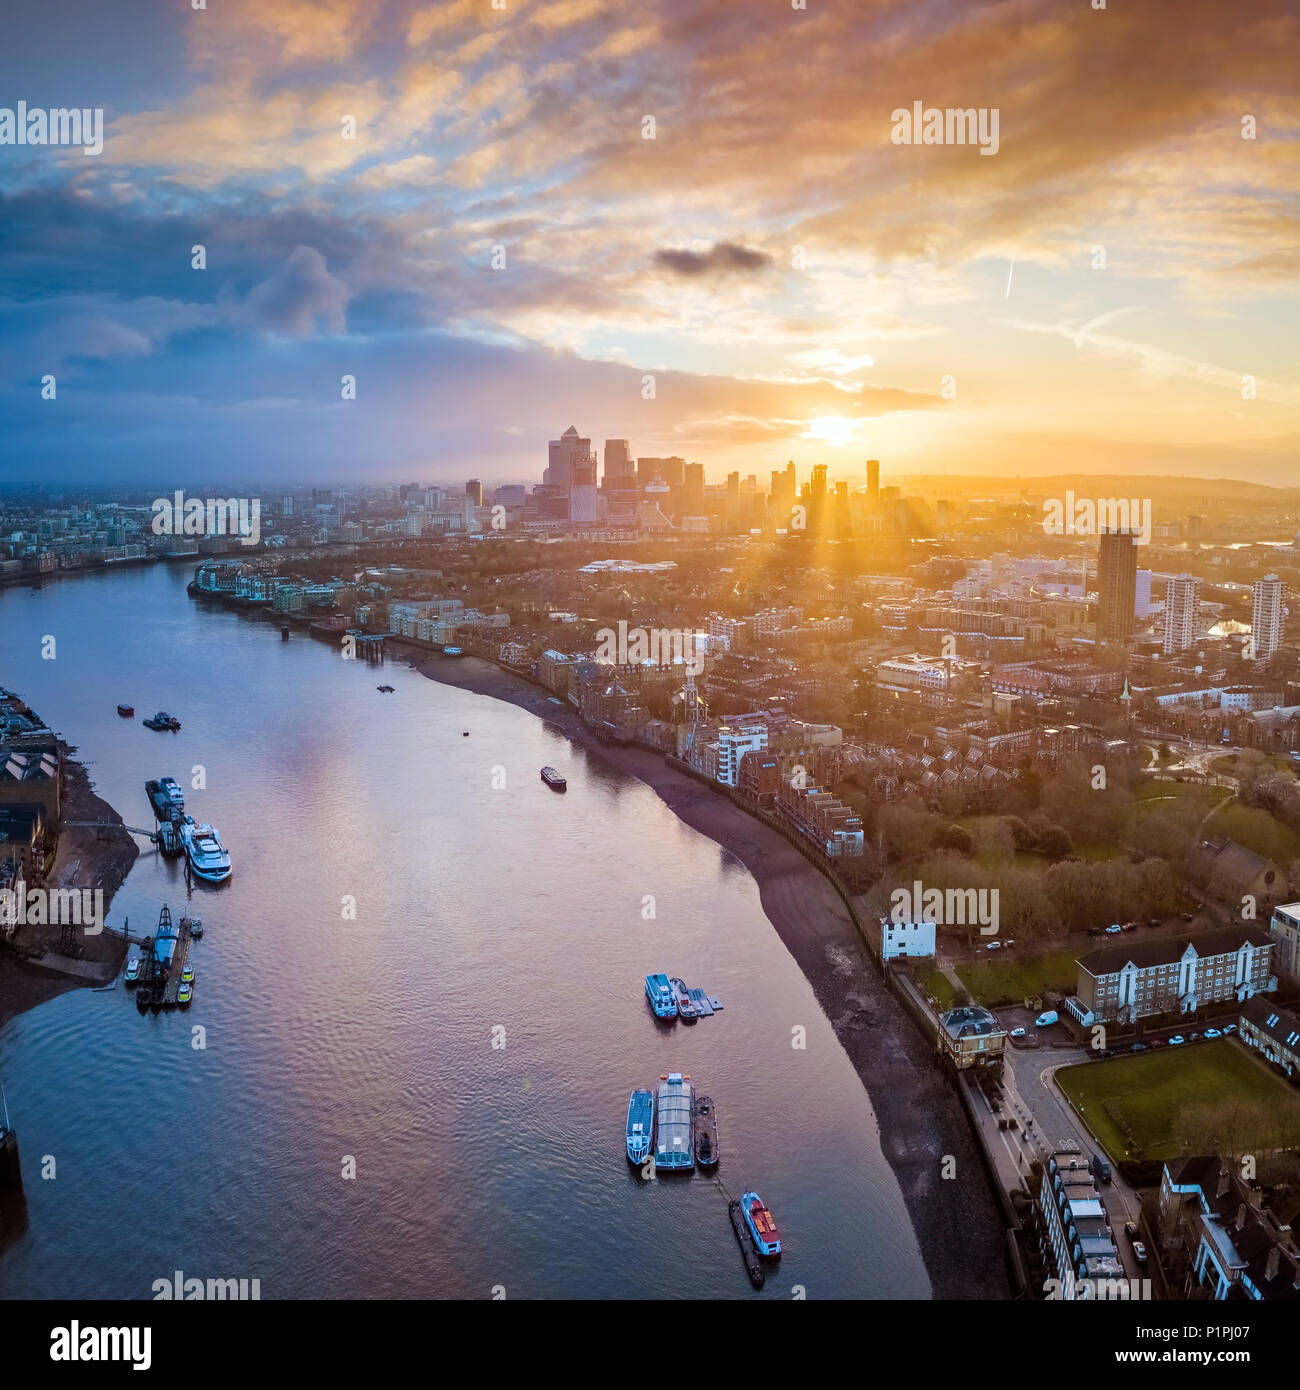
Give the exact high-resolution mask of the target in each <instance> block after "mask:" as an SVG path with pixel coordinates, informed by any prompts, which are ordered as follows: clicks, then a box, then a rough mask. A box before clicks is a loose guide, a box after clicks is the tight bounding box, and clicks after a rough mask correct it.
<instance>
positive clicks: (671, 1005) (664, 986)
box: [645, 975, 677, 1018]
mask: <svg viewBox="0 0 1300 1390" xmlns="http://www.w3.org/2000/svg"><path fill="white" fill-rule="evenodd" d="M645 992H646V997H647V998H648V999H649V1000H650V1007H651V1008H652V1009H653V1010H654V1011H655V1017H656V1018H676V1017H677V1001H676V999H674V998H673V987H672V985H670V984H669V983H668V976H667V975H647V976H646V977H645Z"/></svg>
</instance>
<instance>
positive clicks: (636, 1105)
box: [627, 1091, 655, 1163]
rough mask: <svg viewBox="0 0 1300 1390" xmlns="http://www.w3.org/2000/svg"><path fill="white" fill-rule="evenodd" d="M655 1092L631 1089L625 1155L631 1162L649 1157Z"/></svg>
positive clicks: (653, 1122) (641, 1161) (637, 1161)
mask: <svg viewBox="0 0 1300 1390" xmlns="http://www.w3.org/2000/svg"><path fill="white" fill-rule="evenodd" d="M654 1128H655V1093H654V1092H653V1091H633V1092H632V1094H631V1096H629V1097H628V1102H627V1156H628V1161H629V1162H631V1163H644V1162H645V1160H646V1159H647V1158H649V1157H650V1145H651V1143H652V1142H653V1139H654Z"/></svg>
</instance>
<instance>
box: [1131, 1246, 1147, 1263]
mask: <svg viewBox="0 0 1300 1390" xmlns="http://www.w3.org/2000/svg"><path fill="white" fill-rule="evenodd" d="M1133 1258H1134V1259H1135V1260H1136V1261H1137V1262H1138V1264H1140V1265H1144V1264H1146V1262H1147V1248H1146V1246H1145V1245H1143V1244H1142V1242H1141V1241H1140V1240H1135V1241H1134V1242H1133Z"/></svg>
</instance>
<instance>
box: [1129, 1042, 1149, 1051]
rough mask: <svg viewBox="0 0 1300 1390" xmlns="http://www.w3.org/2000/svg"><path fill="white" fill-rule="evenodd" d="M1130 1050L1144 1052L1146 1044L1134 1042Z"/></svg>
mask: <svg viewBox="0 0 1300 1390" xmlns="http://www.w3.org/2000/svg"><path fill="white" fill-rule="evenodd" d="M1130 1050H1131V1051H1133V1052H1145V1051H1146V1050H1147V1045H1146V1043H1134V1044H1133V1046H1132V1048H1131V1049H1130Z"/></svg>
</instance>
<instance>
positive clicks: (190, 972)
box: [181, 965, 194, 985]
mask: <svg viewBox="0 0 1300 1390" xmlns="http://www.w3.org/2000/svg"><path fill="white" fill-rule="evenodd" d="M181 983H182V984H184V985H192V984H193V983H194V967H193V966H192V965H187V966H186V967H185V969H184V970H182V971H181Z"/></svg>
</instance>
